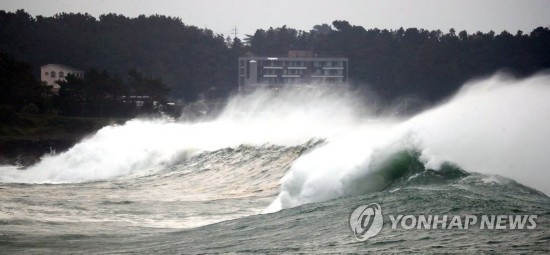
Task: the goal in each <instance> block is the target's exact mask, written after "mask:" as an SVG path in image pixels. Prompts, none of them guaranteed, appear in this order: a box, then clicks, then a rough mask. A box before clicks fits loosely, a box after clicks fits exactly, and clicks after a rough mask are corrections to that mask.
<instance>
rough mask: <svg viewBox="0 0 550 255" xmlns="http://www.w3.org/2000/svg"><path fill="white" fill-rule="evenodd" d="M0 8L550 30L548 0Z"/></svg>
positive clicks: (68, 3)
mask: <svg viewBox="0 0 550 255" xmlns="http://www.w3.org/2000/svg"><path fill="white" fill-rule="evenodd" d="M0 9H2V10H5V11H15V10H17V9H25V11H27V12H28V13H30V14H31V15H33V16H36V15H42V16H52V15H54V14H56V13H59V12H83V13H84V12H87V13H90V14H91V15H93V16H95V17H98V16H99V15H101V14H104V13H118V14H123V15H125V16H130V17H135V16H138V15H140V14H145V15H151V14H163V15H168V16H176V17H180V18H181V19H182V21H183V22H184V23H185V24H187V25H194V26H197V27H201V28H204V27H207V28H209V29H211V30H213V31H214V32H215V33H219V34H224V35H229V34H231V33H232V29H233V28H234V27H235V26H237V29H238V32H239V34H238V36H239V37H241V38H243V37H244V34H253V33H254V31H255V30H256V29H258V28H264V29H267V28H269V27H280V26H283V25H287V26H288V27H292V28H296V29H299V30H306V31H309V30H310V29H311V28H312V27H313V26H314V25H317V24H322V23H328V24H331V23H332V21H334V20H347V21H349V22H350V23H351V24H352V25H360V26H363V27H365V28H366V29H368V28H381V29H382V28H386V29H397V28H399V27H404V28H408V27H417V28H424V29H430V30H432V29H441V30H442V31H444V32H447V31H448V30H449V28H455V29H456V30H457V31H460V30H467V31H468V32H470V33H473V32H476V31H482V32H488V31H489V30H494V31H495V32H497V33H499V32H501V31H502V30H508V31H509V32H511V33H515V32H516V31H517V30H523V31H524V32H530V31H531V30H533V29H534V28H536V27H538V26H544V27H546V26H550V1H549V0H415V1H412V0H383V1H372V0H340V1H337V0H310V1H305V0H278V1H275V0H234V1H229V0H181V1H175V0H156V1H154V0H150V1H144V0H87V1H85V0H0Z"/></svg>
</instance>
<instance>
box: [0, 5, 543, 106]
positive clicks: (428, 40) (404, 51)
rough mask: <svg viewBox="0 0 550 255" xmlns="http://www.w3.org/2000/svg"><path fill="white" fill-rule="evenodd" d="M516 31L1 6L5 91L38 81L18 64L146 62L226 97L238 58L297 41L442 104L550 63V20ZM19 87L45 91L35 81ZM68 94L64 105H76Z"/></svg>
mask: <svg viewBox="0 0 550 255" xmlns="http://www.w3.org/2000/svg"><path fill="white" fill-rule="evenodd" d="M513 33H514V34H511V33H509V32H507V31H502V32H500V33H498V34H497V33H495V32H492V31H491V32H489V33H481V32H477V33H471V34H470V33H468V32H466V31H460V32H457V31H455V30H454V29H451V30H450V31H448V32H442V31H439V30H435V31H428V30H424V29H418V28H407V29H404V28H400V29H398V30H386V29H369V30H367V29H364V28H363V27H361V26H354V25H351V24H349V23H348V22H346V21H334V22H333V23H332V24H331V25H329V24H320V25H317V26H315V27H313V28H312V29H311V30H310V31H299V30H296V29H292V28H289V27H286V26H283V27H279V28H269V29H267V30H264V29H258V30H257V31H256V32H255V34H253V35H247V36H246V37H245V38H244V39H243V40H242V41H241V40H240V39H239V38H231V37H226V36H224V35H219V34H214V33H213V32H212V31H210V30H207V29H200V28H197V27H195V26H190V25H186V24H184V23H183V22H182V20H181V19H180V18H174V17H167V16H161V15H153V16H149V17H146V16H143V15H142V16H139V17H136V18H128V17H124V16H121V15H117V14H105V15H101V16H100V17H99V18H95V17H93V16H91V15H89V14H80V13H76V14H75V13H61V14H57V15H55V16H53V17H42V16H37V17H33V16H31V15H29V14H28V13H26V12H25V11H23V10H19V11H17V12H15V13H10V12H5V11H0V53H1V54H2V56H3V57H2V63H0V75H1V77H0V83H1V84H2V90H3V91H6V90H4V87H8V85H7V84H8V83H13V84H15V83H18V84H20V83H30V82H32V81H28V80H21V79H19V80H18V79H16V78H14V77H17V75H16V74H15V73H14V72H18V73H24V75H23V76H25V77H27V78H25V79H30V80H32V79H31V78H29V73H32V74H33V75H34V76H37V74H38V70H39V67H40V66H42V65H45V64H49V63H59V64H65V65H69V66H73V67H76V68H79V69H82V70H92V69H93V70H107V71H108V73H109V74H107V77H106V78H105V79H115V80H116V79H121V80H124V81H125V82H128V80H131V79H133V78H136V76H135V73H134V77H133V78H132V75H131V72H130V70H140V71H141V72H143V73H144V74H143V75H142V76H143V77H149V78H148V79H150V80H149V81H151V82H152V83H154V82H153V80H155V79H157V84H166V85H167V86H168V88H169V90H170V92H169V93H170V96H171V97H172V98H173V99H185V100H186V101H192V100H196V99H197V98H200V97H201V96H204V95H208V96H209V97H210V98H212V97H214V98H216V97H222V98H223V97H226V96H227V95H229V94H230V93H232V92H234V91H236V89H237V58H238V57H239V56H242V55H245V54H254V55H258V56H284V55H286V54H287V52H288V50H291V49H297V50H312V51H313V52H314V53H315V54H316V55H317V56H334V57H347V58H349V76H350V81H351V84H352V85H353V86H355V87H357V88H359V89H361V88H367V87H368V89H369V91H372V92H373V93H376V94H378V96H380V97H381V98H383V99H386V100H388V101H391V100H395V99H398V98H400V97H402V96H417V97H420V98H423V99H426V100H429V101H432V102H433V101H437V100H439V99H441V98H444V97H446V96H448V95H450V94H451V93H453V92H454V91H456V89H457V88H458V87H459V86H460V85H461V84H463V82H465V81H466V80H468V79H471V78H475V77H479V76H484V75H489V74H491V73H494V72H495V71H498V70H506V71H509V72H511V73H513V74H515V75H517V76H525V75H529V74H532V73H535V72H538V71H540V70H544V69H547V68H549V67H550V30H549V28H548V27H538V28H534V30H533V31H528V32H526V33H525V32H522V31H514V32H513ZM8 64H9V65H8ZM97 72H98V74H96V76H97V77H101V72H99V71H97ZM35 79H37V78H35ZM160 80H162V82H160ZM17 86H20V85H17ZM159 86H160V85H159ZM20 87H21V88H27V89H28V90H40V89H38V88H36V86H30V85H27V86H20ZM168 88H163V91H165V92H167V91H168ZM17 93H28V91H27V92H25V91H19V92H17ZM36 93H42V92H36ZM36 93H34V95H36ZM3 95H4V96H3V97H0V98H1V100H2V102H0V105H2V104H9V105H14V107H17V108H18V109H19V108H20V107H23V106H24V105H25V103H24V102H11V101H10V100H12V101H13V98H14V97H11V96H9V95H7V94H3ZM59 96H63V95H62V94H60V95H59ZM111 96H112V95H111ZM100 98H101V97H100ZM25 100H28V101H32V100H37V99H36V98H34V99H32V98H28V99H25ZM67 100H69V99H66V101H65V103H70V100H69V101H67ZM90 100H98V99H97V98H95V99H90ZM73 110H74V111H77V109H73ZM97 111H101V109H98V110H97Z"/></svg>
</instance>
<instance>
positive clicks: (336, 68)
mask: <svg viewBox="0 0 550 255" xmlns="http://www.w3.org/2000/svg"><path fill="white" fill-rule="evenodd" d="M323 69H324V70H343V69H344V67H343V66H325V67H323Z"/></svg>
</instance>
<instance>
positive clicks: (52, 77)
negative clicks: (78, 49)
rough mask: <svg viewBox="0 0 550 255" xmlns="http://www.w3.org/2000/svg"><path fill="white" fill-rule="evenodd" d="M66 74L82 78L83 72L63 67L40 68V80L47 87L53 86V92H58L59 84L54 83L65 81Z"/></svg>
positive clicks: (47, 66) (52, 65)
mask: <svg viewBox="0 0 550 255" xmlns="http://www.w3.org/2000/svg"><path fill="white" fill-rule="evenodd" d="M68 74H73V75H75V76H76V77H79V78H84V72H83V71H81V70H78V69H76V68H72V67H69V66H65V65H58V64H47V65H45V66H42V67H40V80H41V81H43V82H45V83H46V84H47V85H48V86H53V88H52V90H53V91H54V92H57V91H59V84H57V83H56V81H59V80H65V77H67V75H68Z"/></svg>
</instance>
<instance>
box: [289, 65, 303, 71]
mask: <svg viewBox="0 0 550 255" xmlns="http://www.w3.org/2000/svg"><path fill="white" fill-rule="evenodd" d="M287 69H297V70H306V69H307V67H305V66H289V67H287Z"/></svg>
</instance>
